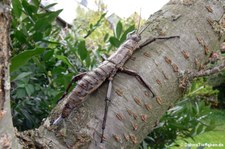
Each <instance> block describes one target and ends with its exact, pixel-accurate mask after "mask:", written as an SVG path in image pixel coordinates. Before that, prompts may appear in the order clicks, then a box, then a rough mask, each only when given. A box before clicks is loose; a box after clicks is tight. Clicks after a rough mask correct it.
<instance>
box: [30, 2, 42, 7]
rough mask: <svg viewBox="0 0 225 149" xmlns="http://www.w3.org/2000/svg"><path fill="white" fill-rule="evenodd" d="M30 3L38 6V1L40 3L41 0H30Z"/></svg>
mask: <svg viewBox="0 0 225 149" xmlns="http://www.w3.org/2000/svg"><path fill="white" fill-rule="evenodd" d="M32 3H33V4H34V5H35V6H36V7H39V6H40V3H41V0H32Z"/></svg>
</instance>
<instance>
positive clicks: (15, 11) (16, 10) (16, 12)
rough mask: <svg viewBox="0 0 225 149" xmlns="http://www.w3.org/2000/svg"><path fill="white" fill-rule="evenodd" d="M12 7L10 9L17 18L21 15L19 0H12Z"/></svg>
mask: <svg viewBox="0 0 225 149" xmlns="http://www.w3.org/2000/svg"><path fill="white" fill-rule="evenodd" d="M12 7H13V9H12V12H13V14H14V15H15V16H16V17H17V18H19V17H20V16H21V14H22V8H21V3H20V1H19V0H13V1H12Z"/></svg>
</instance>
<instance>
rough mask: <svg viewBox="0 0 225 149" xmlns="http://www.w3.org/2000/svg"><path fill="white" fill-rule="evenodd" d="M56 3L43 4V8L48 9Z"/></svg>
mask: <svg viewBox="0 0 225 149" xmlns="http://www.w3.org/2000/svg"><path fill="white" fill-rule="evenodd" d="M56 4H57V3H52V4H49V5H47V6H45V7H44V8H43V9H45V10H48V9H49V8H51V7H53V6H55V5H56Z"/></svg>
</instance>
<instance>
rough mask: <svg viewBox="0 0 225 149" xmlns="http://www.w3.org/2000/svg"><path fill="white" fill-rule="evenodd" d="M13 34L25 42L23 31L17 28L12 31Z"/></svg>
mask: <svg viewBox="0 0 225 149" xmlns="http://www.w3.org/2000/svg"><path fill="white" fill-rule="evenodd" d="M14 36H15V38H16V39H17V40H18V41H20V42H21V43H27V40H26V36H25V35H24V34H23V32H21V31H19V30H16V31H15V32H14Z"/></svg>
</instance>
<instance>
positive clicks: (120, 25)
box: [116, 21, 123, 39]
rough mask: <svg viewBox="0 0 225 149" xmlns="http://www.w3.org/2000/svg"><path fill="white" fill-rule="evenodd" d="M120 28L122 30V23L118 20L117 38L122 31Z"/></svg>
mask: <svg viewBox="0 0 225 149" xmlns="http://www.w3.org/2000/svg"><path fill="white" fill-rule="evenodd" d="M122 30H123V25H122V23H121V22H120V21H119V22H118V23H117V25H116V37H117V38H118V39H119V38H120V36H121V33H122Z"/></svg>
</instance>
